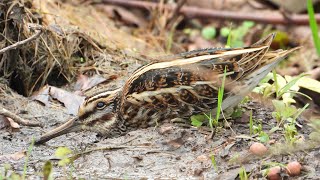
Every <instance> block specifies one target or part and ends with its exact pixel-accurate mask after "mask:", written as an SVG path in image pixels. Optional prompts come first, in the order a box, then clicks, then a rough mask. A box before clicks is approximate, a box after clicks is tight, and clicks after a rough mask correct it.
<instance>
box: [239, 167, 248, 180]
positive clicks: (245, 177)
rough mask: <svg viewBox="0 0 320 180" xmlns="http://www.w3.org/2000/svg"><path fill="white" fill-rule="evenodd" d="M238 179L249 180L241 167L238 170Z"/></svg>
mask: <svg viewBox="0 0 320 180" xmlns="http://www.w3.org/2000/svg"><path fill="white" fill-rule="evenodd" d="M239 178H240V180H248V179H249V178H248V174H247V171H246V169H245V168H244V167H243V166H242V167H241V168H240V171H239Z"/></svg>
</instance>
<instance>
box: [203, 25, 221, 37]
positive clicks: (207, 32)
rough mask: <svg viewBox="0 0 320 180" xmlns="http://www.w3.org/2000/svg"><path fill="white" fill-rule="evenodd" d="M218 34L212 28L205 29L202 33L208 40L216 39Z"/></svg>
mask: <svg viewBox="0 0 320 180" xmlns="http://www.w3.org/2000/svg"><path fill="white" fill-rule="evenodd" d="M216 34H217V31H216V28H214V27H211V26H209V27H205V28H203V29H202V31H201V35H202V37H203V38H205V39H207V40H210V39H213V38H214V37H216Z"/></svg>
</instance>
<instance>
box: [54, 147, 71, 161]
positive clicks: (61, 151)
mask: <svg viewBox="0 0 320 180" xmlns="http://www.w3.org/2000/svg"><path fill="white" fill-rule="evenodd" d="M71 153H72V151H71V150H70V149H69V148H67V147H58V149H57V150H56V152H55V156H56V157H58V158H64V157H66V156H68V155H70V154H71Z"/></svg>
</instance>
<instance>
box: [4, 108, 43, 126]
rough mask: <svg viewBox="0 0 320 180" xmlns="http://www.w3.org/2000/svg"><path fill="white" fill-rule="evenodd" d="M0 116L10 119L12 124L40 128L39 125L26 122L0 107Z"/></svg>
mask: <svg viewBox="0 0 320 180" xmlns="http://www.w3.org/2000/svg"><path fill="white" fill-rule="evenodd" d="M0 114H1V115H4V116H5V117H9V118H11V119H12V120H13V121H14V122H16V123H18V124H21V125H24V126H38V127H42V124H41V123H38V122H31V121H27V120H25V119H22V118H21V117H19V116H18V115H16V114H14V113H12V112H10V111H9V110H7V109H5V108H3V107H0Z"/></svg>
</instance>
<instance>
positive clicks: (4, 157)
mask: <svg viewBox="0 0 320 180" xmlns="http://www.w3.org/2000/svg"><path fill="white" fill-rule="evenodd" d="M25 156H26V151H21V152H16V153H14V154H6V155H1V156H0V161H8V160H13V161H17V160H19V159H21V158H23V157H25Z"/></svg>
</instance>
